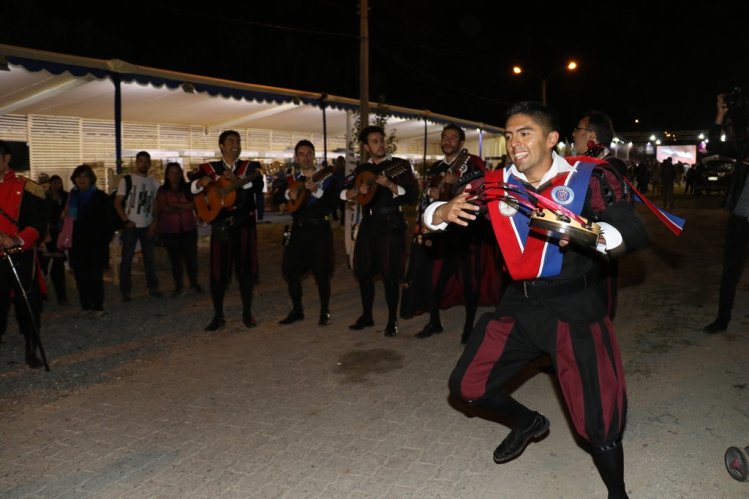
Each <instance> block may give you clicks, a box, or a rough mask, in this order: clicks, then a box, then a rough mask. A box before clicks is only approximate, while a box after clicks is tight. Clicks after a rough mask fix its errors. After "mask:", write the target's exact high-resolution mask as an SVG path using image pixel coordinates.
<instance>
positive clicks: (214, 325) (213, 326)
mask: <svg viewBox="0 0 749 499" xmlns="http://www.w3.org/2000/svg"><path fill="white" fill-rule="evenodd" d="M225 325H226V319H224V318H223V317H218V316H214V317H213V319H211V322H210V323H209V324H208V325H207V326H206V327H205V330H206V331H218V330H219V329H221V328H222V327H224V326H225Z"/></svg>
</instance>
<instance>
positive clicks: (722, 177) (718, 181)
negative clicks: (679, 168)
mask: <svg viewBox="0 0 749 499" xmlns="http://www.w3.org/2000/svg"><path fill="white" fill-rule="evenodd" d="M695 168H696V169H695V172H694V174H695V176H694V193H695V194H710V193H712V192H717V193H720V194H725V193H726V192H727V191H728V186H729V185H731V178H732V177H733V171H734V169H735V168H736V160H735V159H732V158H725V157H719V156H711V157H708V158H704V159H703V160H702V166H699V165H698V166H696V167H695Z"/></svg>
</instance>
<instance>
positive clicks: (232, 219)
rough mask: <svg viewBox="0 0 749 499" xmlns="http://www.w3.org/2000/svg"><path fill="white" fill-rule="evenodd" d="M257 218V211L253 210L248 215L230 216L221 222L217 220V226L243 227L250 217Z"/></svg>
mask: <svg viewBox="0 0 749 499" xmlns="http://www.w3.org/2000/svg"><path fill="white" fill-rule="evenodd" d="M254 216H255V210H252V211H250V212H247V213H242V214H241V215H230V216H228V217H226V218H222V219H220V220H216V224H219V225H223V226H224V227H234V226H237V225H241V224H243V223H245V222H246V221H248V220H249V219H250V217H254Z"/></svg>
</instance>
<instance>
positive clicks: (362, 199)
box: [354, 158, 411, 206]
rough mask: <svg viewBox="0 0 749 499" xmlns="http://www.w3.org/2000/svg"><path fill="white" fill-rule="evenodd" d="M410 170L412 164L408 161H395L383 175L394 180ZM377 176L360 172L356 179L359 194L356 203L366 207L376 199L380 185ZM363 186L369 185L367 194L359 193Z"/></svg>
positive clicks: (355, 186) (355, 185)
mask: <svg viewBox="0 0 749 499" xmlns="http://www.w3.org/2000/svg"><path fill="white" fill-rule="evenodd" d="M409 168H411V163H409V162H408V161H406V160H405V159H400V158H397V159H394V160H393V164H392V165H390V166H388V167H387V168H385V169H384V170H383V171H382V173H383V174H384V175H385V176H386V177H388V178H390V179H392V178H394V177H397V176H398V175H401V174H402V173H404V172H406V171H407V170H408V169H409ZM376 178H377V174H375V173H372V172H370V171H367V170H365V171H363V172H360V173H359V174H358V175H357V176H356V179H354V189H355V190H356V192H357V193H358V194H357V195H356V201H357V202H358V203H359V204H360V205H362V206H366V205H368V204H369V203H370V202H371V201H372V199H373V198H374V195H375V193H376V192H377V187H378V186H379V185H380V184H378V183H377V182H376V180H375V179H376ZM361 185H368V186H369V190H368V191H367V193H366V194H362V193H360V192H359V186H361Z"/></svg>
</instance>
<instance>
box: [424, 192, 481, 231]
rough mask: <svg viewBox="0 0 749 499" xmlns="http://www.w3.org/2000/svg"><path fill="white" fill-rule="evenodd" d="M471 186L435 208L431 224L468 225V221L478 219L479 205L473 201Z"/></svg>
mask: <svg viewBox="0 0 749 499" xmlns="http://www.w3.org/2000/svg"><path fill="white" fill-rule="evenodd" d="M469 187H470V185H469V186H466V190H465V191H463V192H462V193H461V194H458V195H457V196H455V197H454V198H452V199H451V200H450V201H448V202H447V203H445V204H443V205H442V206H440V207H439V208H437V209H436V210H434V216H433V217H432V223H431V225H439V224H441V223H444V222H448V223H454V224H458V225H462V226H464V227H467V226H468V222H471V221H473V220H476V213H478V211H479V209H480V208H479V207H478V206H476V205H475V204H473V203H471V202H470V200H471V199H473V196H472V195H471V193H470V192H468V188H469Z"/></svg>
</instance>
